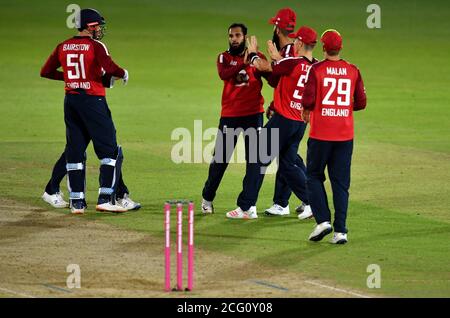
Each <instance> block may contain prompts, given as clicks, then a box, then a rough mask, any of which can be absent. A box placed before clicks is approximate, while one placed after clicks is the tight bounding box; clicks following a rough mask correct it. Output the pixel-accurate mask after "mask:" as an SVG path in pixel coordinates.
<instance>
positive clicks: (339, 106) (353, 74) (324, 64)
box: [303, 60, 366, 141]
mask: <svg viewBox="0 0 450 318" xmlns="http://www.w3.org/2000/svg"><path fill="white" fill-rule="evenodd" d="M303 107H304V108H305V109H309V110H311V115H310V131H309V136H310V137H311V138H314V139H320V140H327V141H347V140H352V139H353V136H354V129H353V111H354V110H355V111H356V110H360V109H364V108H365V107H366V93H365V89H364V83H363V80H362V78H361V74H360V72H359V70H358V68H357V67H356V66H355V65H353V64H350V63H348V62H346V61H344V60H339V61H330V60H323V61H321V62H319V63H316V64H314V65H313V66H312V67H311V69H310V72H309V75H308V80H307V83H306V86H305V91H304V93H303Z"/></svg>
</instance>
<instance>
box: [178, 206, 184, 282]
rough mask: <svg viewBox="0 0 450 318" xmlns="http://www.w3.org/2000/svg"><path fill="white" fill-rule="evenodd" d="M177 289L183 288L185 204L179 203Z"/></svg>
mask: <svg viewBox="0 0 450 318" xmlns="http://www.w3.org/2000/svg"><path fill="white" fill-rule="evenodd" d="M177 290H183V204H182V203H177Z"/></svg>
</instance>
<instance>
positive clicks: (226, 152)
mask: <svg viewBox="0 0 450 318" xmlns="http://www.w3.org/2000/svg"><path fill="white" fill-rule="evenodd" d="M262 126H263V113H259V114H254V115H250V116H242V117H221V118H220V122H219V131H218V133H217V138H216V144H215V148H214V155H213V159H212V161H211V163H210V165H209V170H208V179H207V180H206V182H205V186H204V187H203V191H202V195H203V198H204V199H205V200H207V201H213V200H214V198H215V197H216V192H217V189H218V188H219V185H220V182H221V181H222V178H223V175H224V173H225V170H226V169H227V167H228V164H229V162H230V159H231V157H232V154H233V151H234V149H235V147H236V143H237V140H238V138H239V135H240V134H241V133H243V134H244V144H245V161H246V177H244V180H243V181H242V183H243V187H248V186H250V185H249V184H248V183H249V180H248V178H247V172H248V171H249V170H250V169H251V168H252V166H255V165H257V163H258V159H257V156H258V148H257V146H258V138H259V132H260V131H261V128H262Z"/></svg>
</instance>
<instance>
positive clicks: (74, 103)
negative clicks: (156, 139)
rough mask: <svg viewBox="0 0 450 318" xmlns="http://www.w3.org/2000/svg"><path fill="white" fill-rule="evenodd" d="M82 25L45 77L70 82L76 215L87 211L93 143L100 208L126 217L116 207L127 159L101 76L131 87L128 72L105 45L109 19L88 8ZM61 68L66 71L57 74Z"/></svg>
mask: <svg viewBox="0 0 450 318" xmlns="http://www.w3.org/2000/svg"><path fill="white" fill-rule="evenodd" d="M79 20H80V25H79V28H78V31H79V33H78V35H77V36H74V37H72V38H70V39H67V40H65V41H64V42H62V43H60V44H58V45H57V47H56V48H55V50H54V51H53V53H52V54H51V55H50V57H49V58H48V60H47V62H46V63H45V65H44V66H43V67H42V69H41V76H42V77H46V78H49V79H54V80H64V82H65V92H66V96H65V99H64V121H65V124H66V151H65V154H66V169H67V178H68V186H69V192H70V193H69V196H70V206H71V212H72V213H73V214H83V213H84V211H85V208H86V201H85V189H84V183H85V178H84V167H85V164H84V160H85V151H86V147H87V145H88V144H89V142H90V140H92V142H93V144H94V150H95V152H96V154H97V157H98V158H99V159H100V164H101V166H100V178H99V183H100V188H99V197H98V201H97V206H96V209H97V210H98V211H108V212H126V211H127V209H126V208H124V207H122V206H120V205H118V204H117V203H116V193H117V187H118V180H119V179H120V174H121V165H122V160H123V154H122V148H121V147H120V146H118V145H117V141H116V130H115V127H114V123H113V121H112V118H111V112H110V110H109V108H108V104H107V103H106V99H105V87H104V86H103V82H102V76H103V74H104V73H107V74H111V76H113V77H114V78H120V79H122V80H123V81H124V83H127V82H128V72H127V71H126V70H125V69H123V68H121V67H119V66H118V65H117V64H116V63H114V61H113V60H112V59H111V56H110V54H109V51H108V49H107V48H106V46H105V44H104V43H102V42H100V40H101V39H102V37H103V35H104V30H105V29H104V25H105V19H104V18H103V17H102V16H101V15H100V13H99V12H98V11H97V10H94V9H83V10H81V12H80V19H79ZM60 67H62V69H63V71H58V69H59V68H60Z"/></svg>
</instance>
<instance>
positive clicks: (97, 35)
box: [92, 25, 106, 41]
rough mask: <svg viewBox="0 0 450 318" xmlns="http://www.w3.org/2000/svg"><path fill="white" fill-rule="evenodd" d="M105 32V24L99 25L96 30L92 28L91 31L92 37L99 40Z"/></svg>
mask: <svg viewBox="0 0 450 318" xmlns="http://www.w3.org/2000/svg"><path fill="white" fill-rule="evenodd" d="M105 33H106V26H104V25H101V26H100V29H99V30H98V31H96V30H94V31H93V32H92V38H93V39H95V40H98V41H100V40H101V39H103V37H104V36H105Z"/></svg>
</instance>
